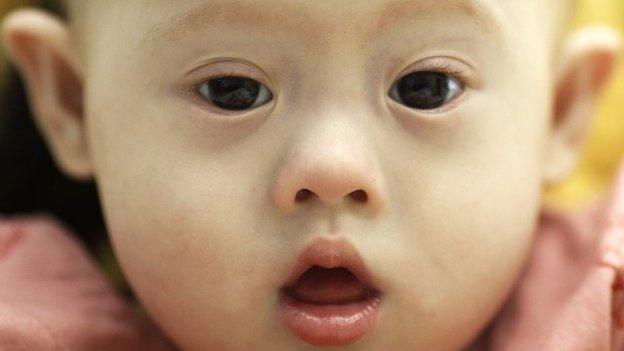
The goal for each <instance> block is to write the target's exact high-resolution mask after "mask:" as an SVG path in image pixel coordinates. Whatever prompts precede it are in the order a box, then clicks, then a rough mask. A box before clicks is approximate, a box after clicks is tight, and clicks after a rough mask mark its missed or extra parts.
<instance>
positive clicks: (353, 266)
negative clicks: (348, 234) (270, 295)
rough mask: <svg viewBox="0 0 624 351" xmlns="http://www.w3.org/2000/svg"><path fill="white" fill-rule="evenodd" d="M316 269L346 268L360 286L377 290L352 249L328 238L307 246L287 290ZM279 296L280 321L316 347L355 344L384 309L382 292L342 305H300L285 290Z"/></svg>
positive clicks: (350, 246)
mask: <svg viewBox="0 0 624 351" xmlns="http://www.w3.org/2000/svg"><path fill="white" fill-rule="evenodd" d="M314 265H316V266H320V267H324V268H328V269H329V268H338V267H343V268H346V269H348V270H349V271H351V273H353V275H354V276H355V277H356V278H357V279H358V280H359V281H360V282H361V283H363V284H364V285H365V286H367V287H370V288H373V289H374V286H375V285H374V281H373V279H372V277H371V275H370V274H369V272H368V270H367V268H366V266H365V264H364V262H363V260H362V259H361V257H360V255H359V254H358V252H357V251H356V250H355V249H354V248H353V246H352V245H351V244H350V243H349V242H348V241H346V240H343V239H331V238H326V237H321V238H318V239H316V240H314V241H312V242H311V243H310V244H309V245H308V246H306V248H305V249H304V250H303V252H302V253H301V255H300V256H299V259H298V260H297V263H296V264H295V267H294V269H293V272H292V274H291V275H290V276H289V278H288V280H287V282H286V284H285V285H284V287H288V286H291V285H293V284H295V283H296V282H297V280H298V279H299V277H300V276H301V275H302V274H303V273H305V271H306V270H307V269H308V268H310V267H312V266H314ZM280 294H281V295H280V300H279V307H280V308H279V313H280V317H281V320H282V321H283V322H284V324H285V325H286V326H287V327H288V328H289V329H290V330H291V331H292V332H293V333H294V334H295V335H296V336H297V337H298V338H299V339H301V340H303V341H305V342H307V343H308V344H311V345H315V346H345V345H349V344H352V343H354V342H356V341H357V340H359V339H361V338H362V337H363V336H364V335H366V334H368V333H369V332H370V331H371V330H372V329H373V327H374V326H375V322H376V321H377V319H378V316H379V313H380V309H381V306H382V305H381V294H380V293H379V292H375V294H373V295H371V296H370V297H367V298H365V299H362V300H358V301H354V302H350V303H343V304H313V303H307V302H303V301H298V300H296V299H294V298H293V297H291V296H289V295H288V294H286V293H284V291H283V289H282V291H281V292H280Z"/></svg>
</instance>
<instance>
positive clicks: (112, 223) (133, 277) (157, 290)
mask: <svg viewBox="0 0 624 351" xmlns="http://www.w3.org/2000/svg"><path fill="white" fill-rule="evenodd" d="M143 179H144V178H143ZM169 179H171V178H169ZM124 182H125V183H126V185H127V184H128V183H129V180H128V179H127V178H125V179H124ZM155 185H158V186H157V187H154V186H155ZM103 188H104V198H105V199H106V200H105V201H104V204H105V210H106V213H107V215H106V217H107V218H106V219H107V223H108V224H109V231H110V236H111V240H112V242H113V245H114V248H115V252H116V254H117V256H118V258H119V261H120V264H121V266H122V267H123V270H124V272H125V274H126V276H127V278H128V280H129V282H130V284H131V285H132V287H133V288H134V290H135V291H136V293H137V296H138V297H139V299H140V300H141V302H142V303H143V304H144V305H145V307H146V308H147V310H149V311H150V313H151V314H152V315H153V316H154V318H155V319H156V320H157V321H158V322H159V323H161V324H162V325H164V329H165V330H167V331H169V332H171V333H173V334H174V337H175V339H178V340H185V341H186V342H189V341H192V340H197V342H199V341H200V340H201V341H202V342H205V341H206V340H211V342H214V343H215V345H214V346H215V347H217V345H218V343H219V342H220V340H224V339H223V338H224V337H225V336H226V335H227V332H228V331H231V330H238V332H237V334H238V335H239V336H240V337H241V338H242V339H245V337H244V335H245V332H246V331H245V330H241V327H242V326H246V327H247V328H249V329H248V330H259V329H262V325H263V324H262V320H261V319H260V318H255V319H254V320H248V321H247V322H245V320H247V319H248V312H249V311H250V310H252V309H254V310H255V311H256V312H257V313H258V314H257V316H267V315H268V313H269V311H265V310H264V309H267V308H268V307H269V306H270V304H267V301H271V299H274V298H275V296H274V294H273V290H274V289H273V288H274V287H270V286H268V284H269V283H270V280H269V279H266V277H267V273H266V272H265V271H267V270H269V269H270V267H271V266H273V264H272V263H271V262H270V261H269V260H268V259H267V257H271V255H269V250H268V248H267V247H265V246H263V245H262V244H261V243H259V242H258V240H257V239H254V238H253V237H251V235H250V234H251V231H250V230H249V227H250V224H249V223H250V222H249V219H248V218H247V217H246V216H245V214H244V213H236V214H235V217H236V219H237V221H231V220H226V219H225V218H224V216H223V213H227V211H226V210H225V208H224V205H223V204H222V203H221V204H219V202H218V201H215V202H212V201H209V200H208V201H207V200H206V199H205V198H204V201H203V202H202V206H201V208H202V210H198V209H197V206H194V204H195V203H196V202H195V200H198V198H196V197H195V198H194V197H192V196H188V195H186V196H184V195H174V194H176V192H177V194H187V192H186V191H181V190H180V188H175V186H172V185H171V184H163V183H160V184H158V182H156V181H144V180H143V181H141V182H138V183H136V184H135V185H133V186H132V187H130V186H128V188H127V190H126V191H124V192H123V193H119V192H115V193H111V192H107V191H106V190H105V189H106V186H104V187H103ZM163 192H165V193H169V194H171V195H168V196H161V195H159V194H162V193H163ZM157 194H158V195H157ZM182 197H183V198H184V199H182ZM127 209H131V210H127ZM252 306H253V307H252ZM257 316H256V317H257ZM190 321H192V322H193V323H192V326H190V325H188V323H189V322H190ZM252 323H255V324H254V326H253V327H251V324H252ZM206 325H210V326H211V328H210V330H204V328H203V327H198V326H206ZM265 325H266V324H265ZM208 335H210V337H207V336H208ZM230 345H231V344H230Z"/></svg>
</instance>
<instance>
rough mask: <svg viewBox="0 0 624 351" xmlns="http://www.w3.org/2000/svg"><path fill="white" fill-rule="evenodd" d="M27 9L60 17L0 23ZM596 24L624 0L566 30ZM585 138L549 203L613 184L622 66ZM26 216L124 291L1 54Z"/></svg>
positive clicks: (616, 17)
mask: <svg viewBox="0 0 624 351" xmlns="http://www.w3.org/2000/svg"><path fill="white" fill-rule="evenodd" d="M85 1H88V0H85ZM26 5H30V6H40V7H44V8H47V9H49V10H51V11H54V12H57V13H61V9H60V8H59V6H58V5H57V4H56V2H55V1H50V0H47V1H46V0H39V1H36V0H0V17H2V16H3V15H4V14H5V13H7V12H8V11H10V10H11V9H14V8H16V7H19V6H26ZM61 15H62V13H61ZM595 24H604V25H608V26H612V27H614V28H617V29H618V30H619V31H621V33H622V35H623V36H624V0H580V3H579V8H578V9H577V12H576V15H575V18H574V20H573V21H572V24H571V28H570V30H575V29H578V28H581V27H583V26H588V25H595ZM0 50H2V49H1V48H0ZM590 133H591V134H590V137H589V140H588V143H587V145H586V147H585V149H584V152H583V154H582V157H581V160H580V163H579V165H578V167H577V169H576V170H575V172H574V173H573V174H572V176H571V177H570V178H569V180H568V181H566V182H565V183H563V184H560V185H557V186H554V187H551V188H548V189H547V191H546V199H547V201H549V202H551V203H554V204H557V205H559V206H565V207H575V206H580V205H583V204H586V203H587V202H589V201H592V200H594V199H596V198H598V197H600V196H601V195H602V193H603V192H604V191H605V190H606V189H607V187H608V186H609V184H610V183H611V180H612V177H613V175H614V171H615V170H616V168H617V166H618V164H619V162H620V158H621V157H622V156H623V154H624V60H623V61H621V62H620V63H619V64H618V68H617V72H616V74H615V77H614V78H613V79H612V80H611V82H610V83H609V85H608V87H607V89H606V90H605V91H604V93H603V95H602V98H601V103H600V106H599V108H598V110H597V111H596V116H595V118H594V122H593V126H592V129H591V132H590ZM32 212H46V213H51V214H53V215H54V216H56V217H57V218H59V219H61V220H62V221H63V222H64V223H66V224H67V225H68V226H69V227H71V229H73V230H74V231H75V232H76V233H77V234H78V235H79V236H80V237H81V238H82V239H83V241H84V242H85V244H86V245H87V247H88V249H89V250H91V251H92V252H93V253H94V254H95V255H96V257H97V258H98V259H99V260H100V262H102V264H103V265H104V267H105V268H106V270H107V272H108V274H109V275H110V276H111V277H112V279H113V280H114V281H115V282H117V284H118V287H119V288H120V289H121V290H124V288H125V287H126V285H125V283H124V281H123V278H122V275H121V273H120V271H119V268H118V267H117V265H116V263H115V260H114V258H113V255H112V251H111V249H110V246H109V244H108V240H107V238H106V235H105V232H104V225H103V221H102V217H101V210H100V207H99V205H98V201H97V192H96V188H95V185H94V184H92V183H88V184H80V183H76V182H73V181H71V180H69V179H67V178H66V177H64V176H63V175H62V174H61V173H60V172H59V170H58V169H57V168H56V166H55V165H54V163H53V162H52V159H51V157H50V155H49V153H48V152H47V148H46V146H45V144H44V143H43V141H42V139H41V137H40V135H39V133H38V131H37V129H36V127H35V125H34V123H33V121H32V119H31V118H30V115H29V111H28V108H27V104H26V97H25V95H24V91H23V87H22V85H21V81H20V80H19V77H18V76H17V74H16V72H15V71H14V69H13V68H12V67H11V66H10V65H9V64H8V62H7V60H6V58H5V55H4V53H3V52H2V51H0V216H2V215H11V214H17V213H32Z"/></svg>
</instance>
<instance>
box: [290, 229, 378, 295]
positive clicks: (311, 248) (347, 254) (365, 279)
mask: <svg viewBox="0 0 624 351" xmlns="http://www.w3.org/2000/svg"><path fill="white" fill-rule="evenodd" d="M313 266H319V267H323V268H327V269H331V268H339V267H342V268H345V269H348V270H349V271H350V272H351V273H352V274H353V275H354V276H355V277H356V278H357V280H359V281H360V283H362V284H363V285H364V286H366V287H368V288H375V281H374V280H373V278H372V276H371V274H370V272H369V270H368V268H367V267H366V264H365V263H364V261H363V260H362V257H361V256H360V254H359V253H358V251H357V250H356V249H355V248H354V247H353V245H352V244H351V243H350V242H349V241H348V240H346V239H344V238H333V237H317V238H315V239H314V240H312V241H311V242H310V243H309V244H308V245H306V246H305V247H304V248H303V250H302V251H301V252H300V254H299V258H298V259H297V262H296V263H295V266H294V268H293V270H292V272H291V274H290V276H289V278H288V280H287V281H286V284H285V287H290V286H293V285H294V284H295V283H296V282H297V280H298V279H299V277H301V275H303V274H304V273H305V272H306V271H307V270H308V269H309V268H311V267H313Z"/></svg>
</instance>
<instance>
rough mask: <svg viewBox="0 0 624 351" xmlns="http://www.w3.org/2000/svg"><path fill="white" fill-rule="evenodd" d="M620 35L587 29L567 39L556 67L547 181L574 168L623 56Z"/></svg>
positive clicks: (609, 29)
mask: <svg viewBox="0 0 624 351" xmlns="http://www.w3.org/2000/svg"><path fill="white" fill-rule="evenodd" d="M620 46H621V38H620V35H619V33H618V32H617V31H616V30H615V29H612V28H609V27H598V26H595V27H586V28H583V29H580V30H578V31H577V32H575V33H573V34H571V35H570V36H568V38H567V39H566V41H565V43H564V46H563V50H562V52H561V55H560V59H559V62H558V65H557V71H556V77H555V78H556V82H555V104H554V112H553V120H552V130H551V135H550V141H549V143H550V144H549V149H548V150H549V154H548V157H547V159H546V168H545V172H546V174H545V180H546V182H547V183H557V182H560V181H562V180H563V179H565V178H566V177H567V176H568V175H569V174H570V173H571V172H572V171H573V169H574V167H575V166H576V163H577V161H578V158H579V156H580V155H579V154H580V151H581V149H582V147H583V145H584V143H585V140H586V139H587V137H588V135H589V129H590V127H591V117H592V115H593V113H594V111H595V108H596V104H597V102H598V100H599V97H600V92H601V91H602V88H603V87H604V86H605V83H607V82H608V81H609V78H610V77H611V73H612V72H613V70H614V68H615V65H616V63H617V59H618V58H619V54H620Z"/></svg>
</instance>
